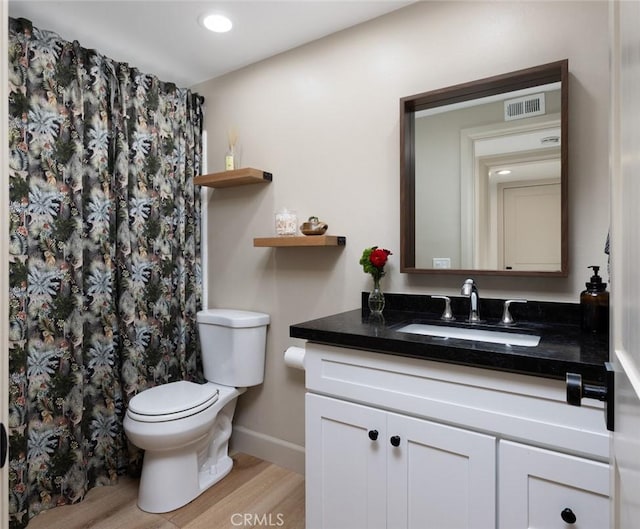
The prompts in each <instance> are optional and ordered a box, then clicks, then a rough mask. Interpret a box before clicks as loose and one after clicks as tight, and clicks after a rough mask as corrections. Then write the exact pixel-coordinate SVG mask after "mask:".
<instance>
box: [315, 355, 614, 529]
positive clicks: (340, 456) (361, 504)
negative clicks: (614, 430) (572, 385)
mask: <svg viewBox="0 0 640 529" xmlns="http://www.w3.org/2000/svg"><path fill="white" fill-rule="evenodd" d="M305 370H306V381H307V390H308V392H307V396H306V487H307V490H306V510H307V524H306V526H307V529H365V528H366V529H369V528H387V529H404V528H412V529H464V528H468V529H485V528H486V529H495V528H499V529H520V528H522V529H524V528H529V527H531V528H534V527H536V528H540V527H544V528H545V529H546V528H549V529H553V528H555V527H558V528H563V529H567V528H569V527H572V526H575V527H580V528H583V529H584V528H590V527H597V528H598V529H603V528H606V527H607V526H608V519H609V514H608V488H609V482H608V479H609V478H608V464H607V461H608V450H609V442H608V434H607V431H606V429H605V427H604V419H603V411H602V406H601V405H600V403H598V402H594V403H593V404H591V403H587V402H586V401H585V404H584V405H583V406H582V407H580V408H576V407H572V406H569V405H567V404H566V402H565V400H564V399H565V389H564V383H563V382H562V381H556V380H550V379H546V378H539V377H531V376H525V375H514V374H509V373H502V372H497V371H491V370H486V369H478V368H469V367H464V366H457V365H453V364H447V363H440V362H431V361H426V360H420V359H412V358H406V357H401V356H393V355H386V354H380V353H372V352H368V351H359V350H354V349H347V348H341V347H333V346H327V345H319V344H315V343H308V344H307V346H306V356H305ZM396 445H397V446H396ZM565 509H569V510H570V511H571V513H572V514H573V516H575V517H576V518H577V520H578V521H577V522H576V523H575V525H572V524H571V523H570V522H566V521H565V520H563V518H562V514H563V511H564V510H565ZM564 516H565V517H567V519H569V520H570V519H571V516H570V514H568V513H567V512H565V513H564Z"/></svg>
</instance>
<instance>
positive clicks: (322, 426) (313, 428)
mask: <svg viewBox="0 0 640 529" xmlns="http://www.w3.org/2000/svg"><path fill="white" fill-rule="evenodd" d="M306 411H307V416H308V420H307V436H306V439H307V447H306V449H307V450H308V453H309V455H310V458H309V461H308V463H307V487H311V486H313V489H314V492H312V493H311V494H310V495H309V496H308V499H307V505H306V509H307V527H313V528H316V527H317V528H324V529H329V528H335V529H338V528H345V529H347V528H357V529H374V528H386V527H390V528H394V529H395V528H397V529H401V528H412V529H424V528H426V527H433V528H438V529H445V528H449V527H451V528H454V527H455V528H468V529H476V528H477V529H481V528H489V527H493V526H494V525H495V523H494V520H495V487H494V482H495V477H494V476H495V473H494V469H495V446H496V441H495V438H494V437H492V436H488V435H483V434H478V433H475V432H470V431H467V430H463V429H460V428H454V427H450V426H445V425H442V424H438V423H435V422H431V421H425V420H422V419H416V418H413V417H408V416H404V415H400V414H396V413H389V412H383V411H381V410H378V409H375V408H371V407H368V406H362V405H359V404H353V403H351V402H345V401H342V400H337V399H333V398H329V397H323V396H319V395H312V394H309V395H307V402H306ZM312 454H314V455H312ZM445 476H446V479H443V477H445Z"/></svg>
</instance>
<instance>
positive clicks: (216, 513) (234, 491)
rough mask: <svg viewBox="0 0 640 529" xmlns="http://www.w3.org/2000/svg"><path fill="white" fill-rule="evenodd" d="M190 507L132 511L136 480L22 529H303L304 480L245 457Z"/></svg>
mask: <svg viewBox="0 0 640 529" xmlns="http://www.w3.org/2000/svg"><path fill="white" fill-rule="evenodd" d="M233 459H234V466H233V470H232V471H231V472H230V473H229V475H227V477H225V478H224V479H223V480H221V481H220V482H218V483H216V484H215V485H214V486H213V487H211V488H210V489H208V490H207V491H205V492H204V493H203V494H201V495H200V496H198V498H196V499H195V500H193V501H192V502H191V503H189V504H187V505H185V506H184V507H181V508H180V509H176V510H175V511H171V512H168V513H163V514H150V513H146V512H144V511H141V510H140V509H138V507H137V505H136V497H137V494H138V480H135V479H131V478H127V477H121V478H120V482H119V483H118V484H117V485H113V486H109V487H95V488H93V489H91V490H90V491H89V492H88V494H87V495H86V497H85V499H84V500H83V501H82V502H80V503H77V504H75V505H65V506H64V507H57V508H55V509H51V510H48V511H45V512H43V513H41V514H39V515H38V516H36V517H35V518H33V519H32V520H31V521H30V522H29V525H28V529H85V528H92V529H238V528H240V529H248V528H250V527H256V528H259V527H279V528H282V529H304V515H305V511H304V477H303V476H301V475H300V474H296V473H295V472H292V471H290V470H286V469H284V468H281V467H278V466H276V465H273V464H271V463H267V462H266V461H262V460H260V459H257V458H255V457H252V456H248V455H245V454H236V455H234V456H233Z"/></svg>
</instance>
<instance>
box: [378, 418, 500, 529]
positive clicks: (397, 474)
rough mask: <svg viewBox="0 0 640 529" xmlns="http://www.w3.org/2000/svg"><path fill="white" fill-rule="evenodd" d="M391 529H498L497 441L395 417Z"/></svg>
mask: <svg viewBox="0 0 640 529" xmlns="http://www.w3.org/2000/svg"><path fill="white" fill-rule="evenodd" d="M387 432H388V437H389V439H390V438H391V437H393V436H397V437H399V438H400V439H399V440H398V439H397V438H396V439H394V441H395V442H396V443H398V441H399V445H398V446H397V447H393V446H391V444H390V441H389V439H387V440H386V442H387V447H388V448H389V449H390V450H391V452H390V454H389V456H388V461H387V468H388V473H387V475H388V477H389V484H388V487H389V489H388V492H387V495H388V496H387V497H388V501H389V503H388V507H387V509H388V521H389V523H388V527H389V528H393V529H405V528H406V529H495V524H496V513H495V505H496V499H495V498H496V496H495V495H496V477H495V476H496V467H495V463H496V461H495V460H496V439H495V438H494V437H492V436H488V435H482V434H478V433H475V432H470V431H467V430H463V429H460V428H453V427H450V426H445V425H442V424H438V423H433V422H429V421H424V420H420V419H414V418H411V417H405V416H402V415H396V414H392V413H390V414H389V416H388V417H387Z"/></svg>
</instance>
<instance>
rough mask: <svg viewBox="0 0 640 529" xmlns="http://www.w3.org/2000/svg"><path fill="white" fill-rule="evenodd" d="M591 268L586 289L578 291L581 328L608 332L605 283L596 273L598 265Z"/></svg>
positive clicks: (589, 330) (607, 306)
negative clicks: (589, 279)
mask: <svg viewBox="0 0 640 529" xmlns="http://www.w3.org/2000/svg"><path fill="white" fill-rule="evenodd" d="M588 268H593V275H592V276H591V281H589V282H588V283H585V285H586V287H587V289H586V290H583V291H582V292H581V293H580V311H581V313H582V330H583V331H588V332H595V333H607V332H609V292H607V284H606V283H603V282H602V278H601V277H600V276H599V275H598V271H599V270H600V267H599V266H589V267H588Z"/></svg>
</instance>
